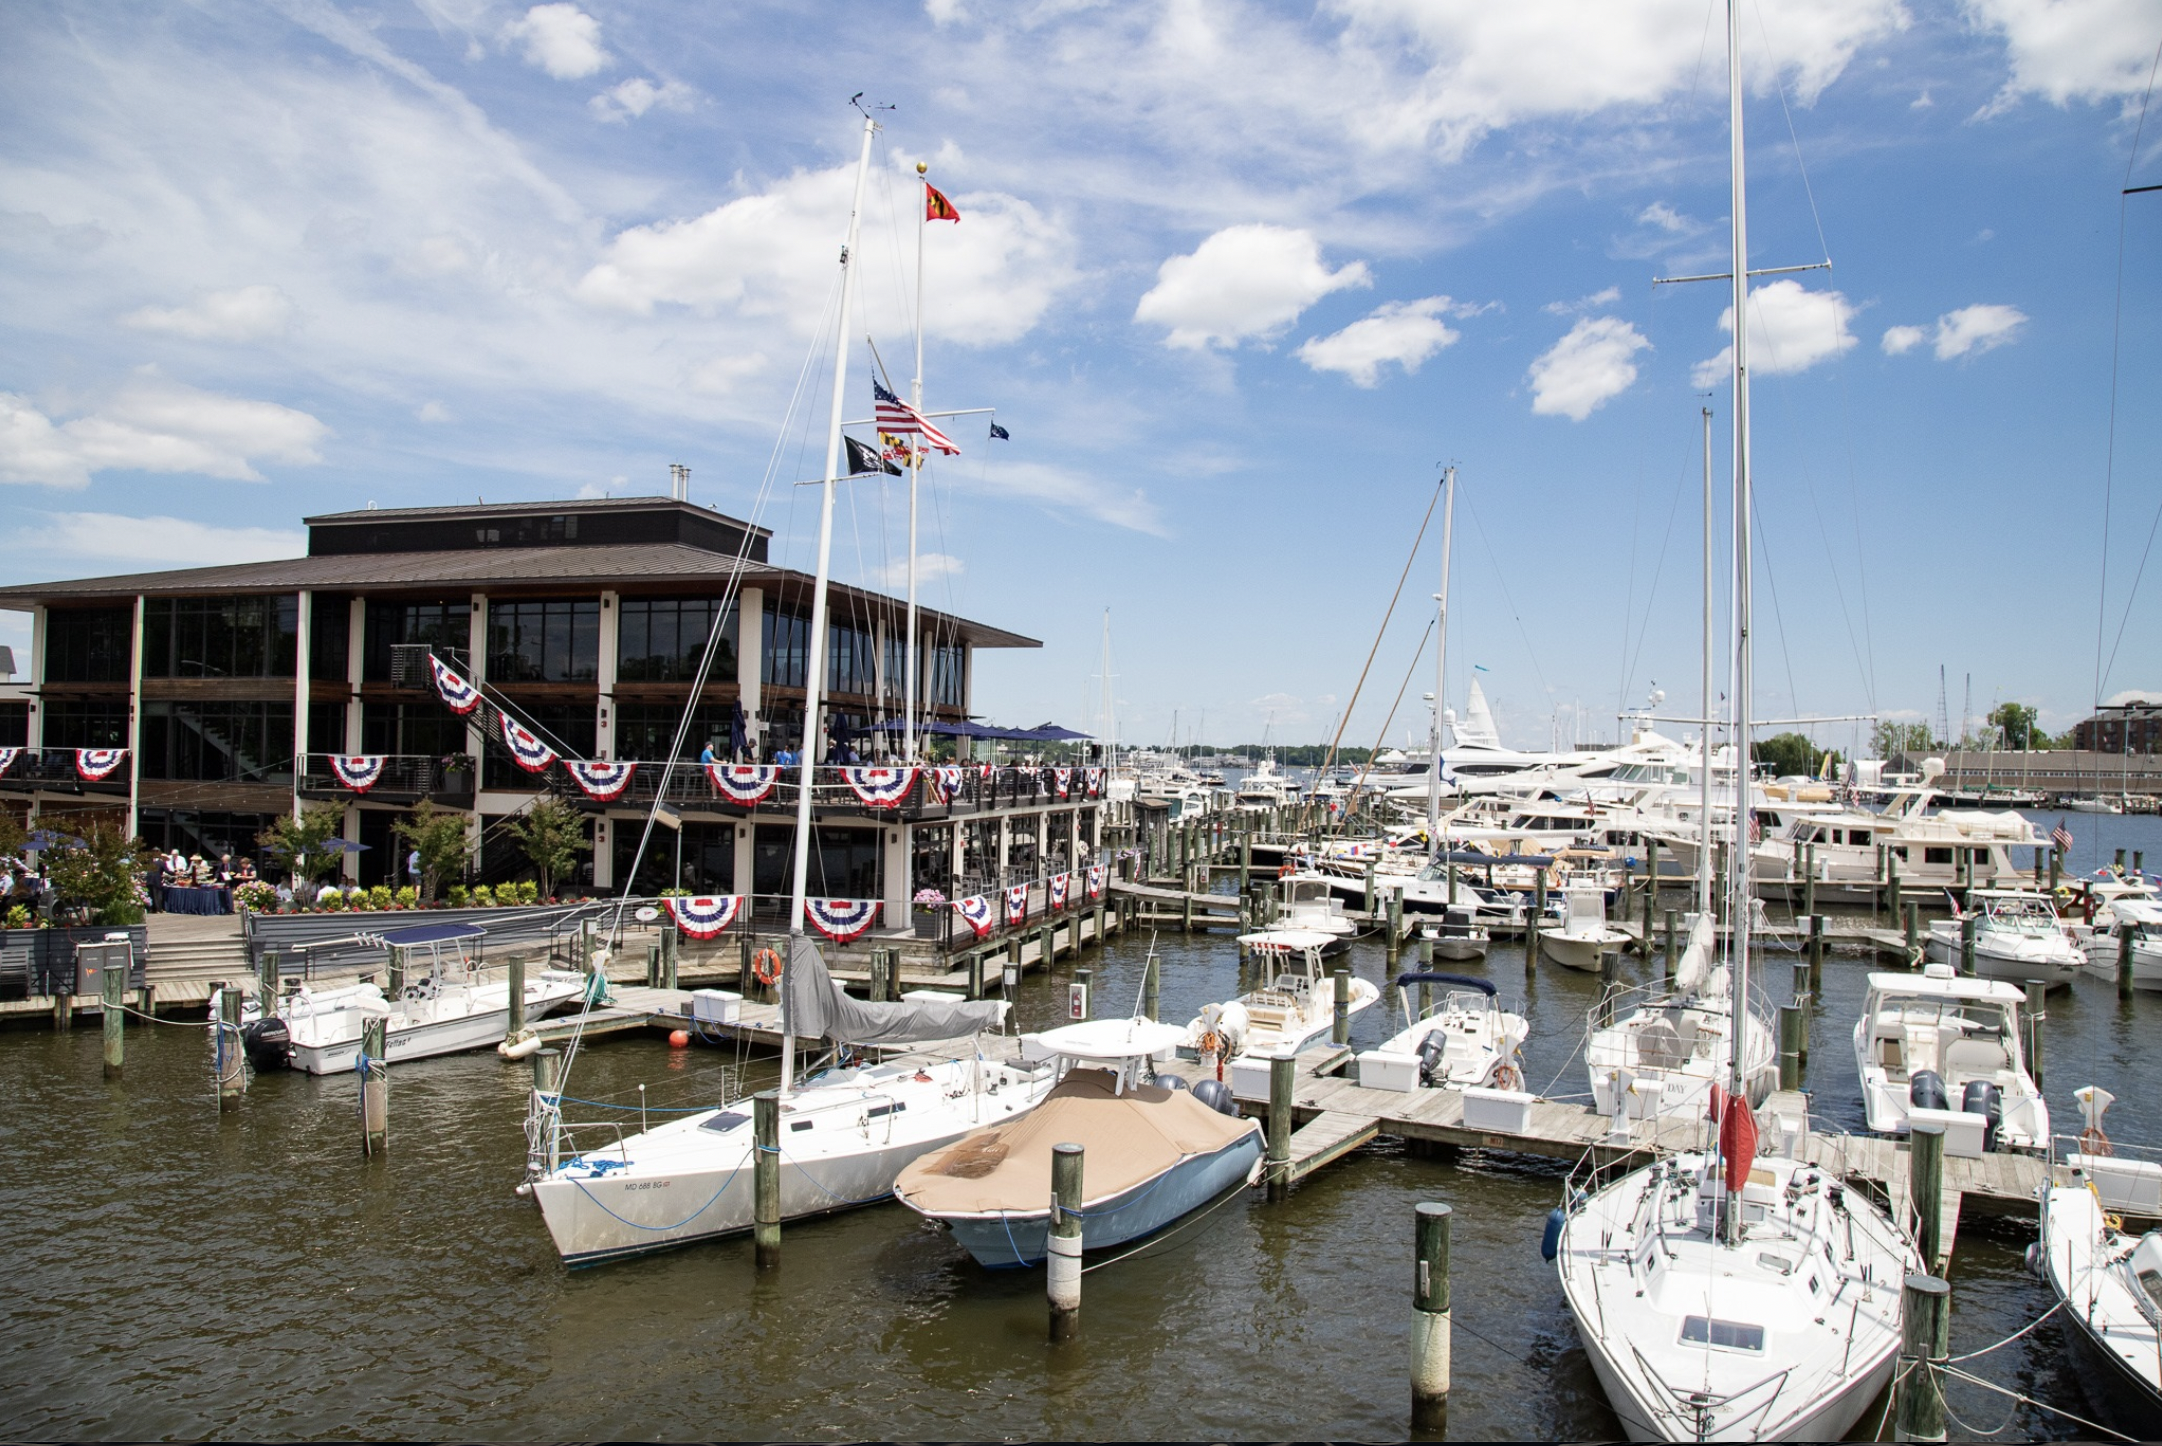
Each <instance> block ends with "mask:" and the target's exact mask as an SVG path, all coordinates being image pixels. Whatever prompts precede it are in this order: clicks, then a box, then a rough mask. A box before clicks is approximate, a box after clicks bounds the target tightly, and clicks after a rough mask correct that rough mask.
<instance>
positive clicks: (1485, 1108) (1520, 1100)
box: [1464, 1085, 1539, 1135]
mask: <svg viewBox="0 0 2162 1446" xmlns="http://www.w3.org/2000/svg"><path fill="white" fill-rule="evenodd" d="M1538 1098H1539V1097H1538V1096H1537V1095H1535V1094H1529V1093H1527V1092H1525V1091H1523V1090H1489V1089H1481V1088H1479V1087H1478V1086H1476V1085H1474V1086H1473V1087H1472V1088H1470V1089H1467V1090H1465V1091H1464V1128H1465V1129H1467V1130H1483V1131H1485V1132H1487V1133H1489V1134H1496V1135H1528V1134H1530V1133H1531V1107H1532V1104H1533V1102H1534V1101H1536V1100H1537V1099H1538Z"/></svg>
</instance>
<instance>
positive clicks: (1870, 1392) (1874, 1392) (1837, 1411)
mask: <svg viewBox="0 0 2162 1446" xmlns="http://www.w3.org/2000/svg"><path fill="white" fill-rule="evenodd" d="M1584 1353H1585V1355H1587V1356H1589V1357H1590V1358H1591V1368H1592V1374H1594V1375H1596V1376H1597V1377H1598V1378H1599V1388H1600V1389H1601V1390H1602V1391H1604V1392H1606V1398H1607V1404H1608V1405H1610V1406H1612V1407H1613V1408H1614V1414H1615V1415H1616V1416H1618V1417H1620V1418H1621V1423H1622V1430H1623V1431H1624V1432H1625V1433H1626V1434H1627V1435H1628V1437H1629V1439H1630V1440H1632V1441H1698V1440H1701V1441H1842V1440H1845V1439H1846V1435H1847V1433H1848V1432H1849V1431H1851V1430H1853V1429H1854V1426H1855V1423H1856V1422H1858V1421H1860V1420H1861V1419H1862V1413H1863V1412H1865V1411H1867V1410H1868V1409H1869V1408H1870V1406H1871V1405H1872V1404H1874V1403H1875V1402H1876V1400H1877V1399H1878V1397H1880V1396H1882V1395H1883V1394H1884V1388H1885V1387H1886V1386H1888V1385H1890V1384H1891V1381H1892V1368H1893V1367H1894V1366H1896V1365H1897V1364H1898V1363H1899V1354H1898V1352H1897V1351H1896V1350H1895V1351H1891V1352H1888V1353H1887V1354H1886V1355H1885V1357H1884V1359H1883V1360H1881V1361H1879V1362H1878V1363H1877V1364H1876V1366H1875V1367H1874V1368H1872V1369H1871V1370H1870V1371H1868V1372H1867V1373H1866V1374H1863V1375H1860V1376H1857V1377H1856V1378H1855V1379H1854V1381H1853V1383H1852V1384H1851V1385H1850V1386H1849V1387H1848V1388H1847V1389H1846V1390H1843V1391H1841V1392H1839V1393H1838V1394H1837V1395H1834V1396H1830V1397H1827V1398H1826V1399H1825V1400H1823V1401H1820V1402H1818V1403H1817V1404H1816V1406H1815V1407H1814V1408H1813V1409H1811V1410H1810V1411H1809V1412H1808V1414H1806V1415H1804V1416H1801V1417H1799V1418H1797V1419H1796V1420H1794V1421H1792V1422H1790V1423H1788V1422H1783V1423H1781V1426H1780V1429H1779V1430H1778V1432H1777V1433H1776V1434H1774V1435H1763V1434H1761V1433H1760V1432H1759V1431H1758V1429H1757V1427H1756V1425H1755V1424H1754V1418H1752V1419H1751V1421H1750V1422H1749V1423H1748V1424H1745V1425H1744V1426H1742V1427H1741V1429H1738V1430H1736V1431H1734V1432H1732V1433H1725V1432H1719V1431H1713V1432H1711V1433H1709V1434H1707V1435H1703V1436H1697V1435H1694V1434H1690V1433H1682V1432H1675V1433H1672V1434H1669V1433H1668V1432H1665V1431H1662V1430H1660V1429H1659V1428H1658V1427H1657V1426H1656V1425H1654V1424H1653V1422H1654V1421H1655V1420H1656V1419H1657V1416H1656V1413H1655V1412H1654V1411H1653V1410H1652V1409H1651V1408H1650V1407H1649V1406H1648V1405H1647V1404H1646V1403H1645V1402H1643V1401H1640V1400H1639V1399H1638V1398H1637V1395H1636V1391H1635V1384H1634V1382H1633V1381H1631V1379H1630V1378H1629V1377H1628V1376H1627V1375H1626V1374H1625V1373H1623V1372H1622V1371H1621V1370H1619V1369H1617V1368H1616V1366H1615V1363H1614V1361H1613V1360H1612V1359H1611V1358H1610V1357H1609V1356H1608V1355H1607V1353H1606V1352H1605V1351H1604V1350H1602V1349H1601V1348H1600V1343H1599V1341H1598V1340H1597V1338H1596V1337H1594V1336H1592V1335H1590V1334H1588V1333H1587V1334H1586V1335H1585V1337H1584Z"/></svg>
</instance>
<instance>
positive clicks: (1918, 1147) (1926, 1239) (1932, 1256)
mask: <svg viewBox="0 0 2162 1446" xmlns="http://www.w3.org/2000/svg"><path fill="white" fill-rule="evenodd" d="M1907 1148H1908V1150H1909V1151H1910V1154H1909V1157H1908V1161H1907V1167H1908V1170H1909V1171H1910V1175H1909V1184H1908V1196H1907V1198H1908V1199H1910V1200H1911V1201H1913V1202H1914V1214H1915V1227H1914V1242H1915V1244H1916V1245H1917V1246H1918V1247H1919V1248H1920V1250H1921V1253H1922V1264H1923V1265H1925V1266H1927V1267H1928V1268H1929V1269H1931V1270H1935V1269H1936V1268H1937V1263H1938V1260H1939V1258H1940V1256H1941V1255H1942V1253H1943V1247H1944V1126H1943V1125H1942V1124H1937V1123H1927V1124H1924V1123H1917V1124H1915V1125H1913V1126H1912V1127H1911V1128H1910V1129H1909V1130H1908V1131H1907Z"/></svg>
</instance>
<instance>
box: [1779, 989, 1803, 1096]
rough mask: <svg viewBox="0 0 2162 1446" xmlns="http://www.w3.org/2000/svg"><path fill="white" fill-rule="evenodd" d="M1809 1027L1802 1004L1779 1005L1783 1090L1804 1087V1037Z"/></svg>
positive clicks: (1780, 1084) (1781, 1082) (1781, 1086)
mask: <svg viewBox="0 0 2162 1446" xmlns="http://www.w3.org/2000/svg"><path fill="white" fill-rule="evenodd" d="M1808 1027H1809V1021H1808V1018H1807V1017H1806V1016H1805V1015H1804V1014H1803V1013H1802V1006H1801V1005H1799V1004H1782V1005H1780V1006H1779V1087H1780V1088H1781V1089H1783V1090H1798V1089H1800V1088H1801V1087H1802V1038H1803V1033H1804V1031H1805V1030H1807V1029H1808Z"/></svg>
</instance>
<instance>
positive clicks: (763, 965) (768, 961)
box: [751, 949, 781, 986]
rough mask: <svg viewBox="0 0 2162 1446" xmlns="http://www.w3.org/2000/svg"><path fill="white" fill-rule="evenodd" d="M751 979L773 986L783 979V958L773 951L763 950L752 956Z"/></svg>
mask: <svg viewBox="0 0 2162 1446" xmlns="http://www.w3.org/2000/svg"><path fill="white" fill-rule="evenodd" d="M751 977H752V978H754V979H756V980H757V981H758V982H759V983H761V984H764V985H768V986H771V985H773V984H776V983H779V982H780V978H781V956H780V954H779V953H777V952H776V951H774V950H772V949H761V950H759V951H758V952H757V953H756V954H753V955H752V956H751Z"/></svg>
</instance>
